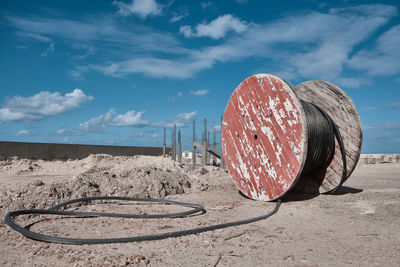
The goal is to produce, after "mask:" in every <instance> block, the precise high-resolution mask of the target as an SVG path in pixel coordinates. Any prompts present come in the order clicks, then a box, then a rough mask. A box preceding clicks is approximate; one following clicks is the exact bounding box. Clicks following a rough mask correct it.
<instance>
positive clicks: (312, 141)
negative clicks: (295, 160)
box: [301, 100, 347, 193]
mask: <svg viewBox="0 0 400 267" xmlns="http://www.w3.org/2000/svg"><path fill="white" fill-rule="evenodd" d="M301 104H302V106H303V109H304V113H305V116H306V121H307V131H308V140H307V141H308V150H307V157H306V162H305V164H304V167H303V172H302V174H303V175H304V174H307V173H311V172H314V171H318V170H321V169H326V168H327V167H328V166H329V164H330V163H331V161H332V159H333V156H334V154H335V137H336V140H337V142H338V144H339V148H340V153H341V155H342V161H343V168H342V177H341V180H340V182H339V185H338V186H337V187H336V188H335V189H333V190H331V191H330V193H333V192H335V191H336V190H337V189H339V188H340V187H341V186H342V184H343V183H344V181H346V179H347V164H346V151H345V148H344V144H343V138H342V135H341V134H340V131H339V128H338V126H337V125H336V123H335V122H334V121H333V119H332V118H331V117H330V116H329V115H328V114H327V113H326V112H325V111H323V110H322V109H321V108H320V107H318V106H316V105H314V104H312V103H309V102H306V101H303V100H301Z"/></svg>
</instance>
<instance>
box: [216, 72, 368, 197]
mask: <svg viewBox="0 0 400 267" xmlns="http://www.w3.org/2000/svg"><path fill="white" fill-rule="evenodd" d="M304 102H306V103H304ZM305 108H307V109H306V111H307V114H309V113H310V111H309V109H313V110H314V111H313V112H318V113H320V114H319V115H318V116H320V117H321V116H322V117H321V118H326V120H329V121H331V124H333V126H335V129H338V132H339V135H338V136H337V135H336V134H335V138H332V144H331V147H332V151H330V150H329V148H327V149H325V150H326V151H328V152H329V151H330V153H329V155H330V156H327V157H328V158H324V159H321V164H319V165H318V164H317V165H316V166H317V168H313V169H312V170H310V169H307V168H309V167H308V166H309V165H310V164H309V162H310V154H316V153H315V152H316V151H317V152H319V151H318V150H316V149H319V147H318V146H320V144H319V143H318V142H317V141H316V140H314V139H319V138H318V137H319V136H316V135H315V131H313V130H319V129H314V128H313V127H316V126H314V125H313V121H312V120H311V119H310V117H309V115H308V116H306V112H305ZM316 114H317V113H316ZM315 125H318V124H315ZM310 129H311V131H310ZM321 138H322V137H321ZM338 139H342V142H340V140H338ZM309 142H310V144H309ZM311 142H313V143H312V144H311ZM314 142H316V143H315V144H314ZM361 142H362V131H361V121H360V117H359V115H358V113H357V111H356V109H355V106H354V104H353V102H352V101H351V99H350V98H349V97H348V96H347V95H346V93H344V92H343V90H341V89H340V88H339V87H337V86H335V85H333V84H331V83H328V82H324V81H309V82H305V83H302V84H299V85H298V86H296V87H294V88H291V87H290V85H289V84H288V83H286V82H285V81H284V80H282V79H280V78H279V77H276V76H274V75H270V74H257V75H253V76H251V77H249V78H247V79H246V80H244V81H243V82H242V83H241V84H240V85H239V86H238V87H237V88H236V89H235V91H234V92H233V94H232V96H231V97H230V99H229V101H228V104H227V106H226V109H225V113H224V119H223V124H222V153H223V155H224V159H225V162H226V166H227V168H228V171H229V173H230V175H231V177H232V180H233V182H234V183H235V185H236V186H237V187H238V188H239V190H240V191H241V192H242V193H243V194H245V195H246V196H248V197H250V198H252V199H255V200H263V201H270V200H275V199H278V198H279V197H281V196H283V195H284V194H286V193H287V192H288V191H289V190H290V189H291V188H293V187H296V189H299V190H301V191H304V192H313V193H317V192H319V193H326V192H331V191H334V190H336V189H337V188H339V187H340V186H341V185H342V184H343V182H344V181H345V180H346V179H347V178H348V177H349V176H350V174H351V173H352V171H353V170H354V168H355V166H356V164H357V161H358V159H359V156H360V152H361ZM340 144H342V147H341V146H340ZM315 147H317V148H315ZM333 148H334V149H333ZM309 149H310V151H309ZM325 150H324V151H325ZM317 154H318V153H317ZM318 155H319V154H318ZM307 156H308V158H307ZM343 156H344V157H343ZM307 159H308V160H307ZM316 160H320V159H313V160H312V161H314V162H313V163H315V161H316ZM306 163H307V165H306ZM311 165H313V164H311ZM314 165H315V164H314ZM343 165H346V169H345V171H343ZM304 167H306V169H304ZM346 171H347V172H346Z"/></svg>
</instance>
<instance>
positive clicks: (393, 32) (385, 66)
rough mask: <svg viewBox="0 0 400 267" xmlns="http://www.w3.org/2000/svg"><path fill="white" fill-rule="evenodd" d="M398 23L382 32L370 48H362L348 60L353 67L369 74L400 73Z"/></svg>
mask: <svg viewBox="0 0 400 267" xmlns="http://www.w3.org/2000/svg"><path fill="white" fill-rule="evenodd" d="M399 47H400V25H397V26H394V27H392V28H391V29H390V30H388V31H387V32H385V33H383V34H382V35H381V36H380V37H379V38H378V40H377V42H376V45H375V47H374V48H373V49H372V50H362V51H360V52H358V53H357V54H356V55H354V56H353V57H352V58H351V59H350V60H349V62H348V64H349V66H351V67H352V68H355V69H359V70H364V71H367V73H369V74H371V75H378V76H389V75H395V74H399V73H400V49H399Z"/></svg>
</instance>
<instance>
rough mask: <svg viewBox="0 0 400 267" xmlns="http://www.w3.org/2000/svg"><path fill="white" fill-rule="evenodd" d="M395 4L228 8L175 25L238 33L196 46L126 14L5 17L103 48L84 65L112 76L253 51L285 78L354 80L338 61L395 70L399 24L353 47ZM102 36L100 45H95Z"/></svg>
mask: <svg viewBox="0 0 400 267" xmlns="http://www.w3.org/2000/svg"><path fill="white" fill-rule="evenodd" d="M132 3H133V2H132ZM396 12H397V9H396V8H395V7H393V6H388V5H361V6H354V7H349V8H339V9H330V10H328V11H327V12H312V11H309V12H306V13H303V14H296V16H287V17H284V18H282V19H280V20H276V21H272V22H267V23H263V24H254V23H246V22H243V21H240V20H239V19H237V18H236V17H234V16H232V15H230V14H227V15H225V16H221V17H219V18H217V19H216V20H214V21H212V22H210V23H201V24H199V25H197V26H195V27H194V28H193V27H191V26H183V27H182V28H181V32H182V34H185V35H187V36H210V37H212V38H221V37H222V36H226V35H227V34H228V33H229V32H236V33H237V34H234V35H232V36H230V37H229V38H227V39H224V41H221V43H220V44H218V45H214V46H203V47H200V48H185V47H183V46H182V44H181V43H180V42H179V41H178V39H177V38H175V37H174V36H173V35H172V34H169V33H161V32H158V31H156V30H154V29H152V28H150V27H146V26H143V25H137V24H134V22H132V21H130V22H129V24H126V25H123V24H121V23H120V22H119V21H118V20H117V19H116V18H115V17H114V16H97V17H95V16H93V17H90V18H84V19H81V20H68V19H58V18H57V19H49V18H43V17H15V16H10V15H8V17H6V18H8V20H9V22H11V24H12V25H13V26H14V27H15V28H16V29H17V30H18V33H17V34H18V35H19V36H20V37H21V38H30V39H32V40H35V41H39V40H40V41H42V42H47V43H51V42H53V40H57V42H60V40H62V41H64V42H66V43H67V44H70V45H71V46H72V47H73V46H74V45H76V44H77V43H80V44H83V45H84V46H85V47H89V46H93V47H95V49H94V50H93V51H94V52H95V53H103V54H101V55H98V57H96V58H98V59H100V58H101V60H102V61H100V60H97V61H92V64H90V65H87V66H86V67H87V68H88V71H98V72H101V73H103V74H105V75H109V76H114V77H124V76H128V75H132V74H143V75H146V76H150V77H154V78H177V79H187V78H190V77H193V76H194V75H196V74H197V73H199V72H200V71H203V70H206V69H210V68H212V67H213V66H215V65H216V64H219V63H228V62H237V61H242V60H246V59H249V58H253V57H257V58H258V59H259V60H265V62H268V63H266V64H268V65H267V67H265V68H263V69H267V70H278V72H279V71H281V72H282V73H286V74H287V76H285V77H289V78H288V79H295V78H305V79H324V80H328V81H332V82H335V81H339V82H340V83H341V84H343V85H345V86H346V85H348V86H350V87H360V86H362V85H365V84H368V82H369V81H368V80H365V79H363V78H362V77H361V78H360V77H358V78H349V77H343V68H344V67H350V68H355V69H357V70H361V71H367V72H368V73H369V74H373V75H389V74H390V73H392V74H393V73H398V72H399V70H398V69H399V63H398V62H400V60H398V58H399V57H398V51H399V49H397V50H396V47H398V37H397V36H399V35H398V34H397V33H398V31H399V30H398V26H395V27H393V28H392V29H391V30H389V31H388V32H387V33H385V34H383V35H382V36H381V37H379V39H378V42H377V44H376V47H374V48H372V49H370V50H362V51H359V52H357V50H356V48H357V45H358V44H360V43H361V42H363V41H366V40H368V38H369V37H371V35H372V34H373V33H374V32H376V31H377V30H378V29H379V28H380V27H382V26H383V25H385V24H386V23H387V22H388V21H389V19H391V18H393V17H394V16H395V15H396ZM235 22H236V24H235ZM235 25H236V26H235ZM244 29H246V30H244ZM22 36H23V37H22ZM100 42H101V43H102V44H104V45H102V47H101V49H100V48H99V49H97V47H96V45H98V43H100ZM159 44H163V45H159ZM86 50H87V48H86V49H85V52H86ZM121 51H123V52H121ZM80 54H82V53H80ZM352 54H354V56H353V57H351V55H352ZM349 59H350V60H349ZM382 62H384V63H385V62H387V64H382ZM374 64H379V68H375V67H374ZM81 65H82V64H81ZM84 73H85V72H84V71H79V70H72V71H70V72H69V75H70V76H71V77H73V78H74V79H78V80H79V79H83V75H84Z"/></svg>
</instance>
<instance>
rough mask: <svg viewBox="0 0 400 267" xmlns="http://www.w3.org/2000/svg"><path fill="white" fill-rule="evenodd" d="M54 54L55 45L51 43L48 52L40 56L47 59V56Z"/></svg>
mask: <svg viewBox="0 0 400 267" xmlns="http://www.w3.org/2000/svg"><path fill="white" fill-rule="evenodd" d="M52 52H54V43H50V44H49V46H48V47H47V49H46V51H44V52H43V53H42V54H40V56H41V57H47V55H48V54H49V53H52Z"/></svg>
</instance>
